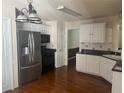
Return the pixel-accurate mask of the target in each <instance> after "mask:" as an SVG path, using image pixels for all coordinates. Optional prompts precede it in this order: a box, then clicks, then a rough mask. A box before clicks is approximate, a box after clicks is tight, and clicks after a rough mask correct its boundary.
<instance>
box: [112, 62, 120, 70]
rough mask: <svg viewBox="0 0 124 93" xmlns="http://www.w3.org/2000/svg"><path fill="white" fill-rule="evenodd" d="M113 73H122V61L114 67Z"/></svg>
mask: <svg viewBox="0 0 124 93" xmlns="http://www.w3.org/2000/svg"><path fill="white" fill-rule="evenodd" d="M112 71H116V72H122V60H119V61H118V62H117V63H116V64H115V65H114V67H113V68H112Z"/></svg>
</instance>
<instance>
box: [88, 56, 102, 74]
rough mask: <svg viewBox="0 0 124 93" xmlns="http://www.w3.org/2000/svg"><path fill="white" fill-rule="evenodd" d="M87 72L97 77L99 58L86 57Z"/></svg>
mask: <svg viewBox="0 0 124 93" xmlns="http://www.w3.org/2000/svg"><path fill="white" fill-rule="evenodd" d="M86 61H87V68H86V69H87V72H88V73H91V74H94V75H99V61H100V57H99V56H94V55H87V59H86Z"/></svg>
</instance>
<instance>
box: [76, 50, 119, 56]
mask: <svg viewBox="0 0 124 93" xmlns="http://www.w3.org/2000/svg"><path fill="white" fill-rule="evenodd" d="M77 54H87V55H97V56H102V55H115V54H116V55H120V53H119V52H114V51H105V50H90V49H82V50H81V52H77Z"/></svg>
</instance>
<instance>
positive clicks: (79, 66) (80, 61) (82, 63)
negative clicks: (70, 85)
mask: <svg viewBox="0 0 124 93" xmlns="http://www.w3.org/2000/svg"><path fill="white" fill-rule="evenodd" d="M76 70H77V71H79V72H86V55H83V54H76Z"/></svg>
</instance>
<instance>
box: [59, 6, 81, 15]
mask: <svg viewBox="0 0 124 93" xmlns="http://www.w3.org/2000/svg"><path fill="white" fill-rule="evenodd" d="M57 9H58V10H59V11H62V12H65V13H67V14H69V15H72V16H75V17H80V16H82V15H81V14H79V13H77V12H75V11H74V10H71V9H69V8H67V7H65V6H63V5H61V6H58V8H57Z"/></svg>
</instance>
